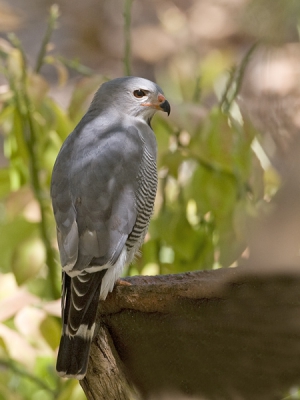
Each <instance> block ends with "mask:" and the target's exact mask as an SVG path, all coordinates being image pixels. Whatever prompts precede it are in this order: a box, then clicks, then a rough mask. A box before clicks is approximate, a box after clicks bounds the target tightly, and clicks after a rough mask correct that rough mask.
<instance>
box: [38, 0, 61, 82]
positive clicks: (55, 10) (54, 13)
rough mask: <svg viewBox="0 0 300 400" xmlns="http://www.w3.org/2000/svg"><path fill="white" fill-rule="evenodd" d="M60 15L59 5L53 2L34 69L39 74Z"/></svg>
mask: <svg viewBox="0 0 300 400" xmlns="http://www.w3.org/2000/svg"><path fill="white" fill-rule="evenodd" d="M58 17H59V7H58V5H57V4H53V5H52V6H51V8H50V15H49V19H48V24H47V29H46V32H45V36H44V38H43V41H42V45H41V48H40V51H39V54H38V57H37V61H36V66H35V69H34V71H35V72H36V73H37V74H38V73H39V72H40V69H41V68H42V66H43V64H44V58H45V55H46V53H47V46H48V43H49V41H50V38H51V36H52V32H53V30H54V29H55V28H56V22H57V19H58Z"/></svg>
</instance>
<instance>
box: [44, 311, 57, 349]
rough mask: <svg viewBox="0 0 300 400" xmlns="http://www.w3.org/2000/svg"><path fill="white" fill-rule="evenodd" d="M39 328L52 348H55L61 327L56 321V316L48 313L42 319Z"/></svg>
mask: <svg viewBox="0 0 300 400" xmlns="http://www.w3.org/2000/svg"><path fill="white" fill-rule="evenodd" d="M40 329H41V333H42V335H43V337H44V339H45V340H46V342H47V343H48V344H49V346H50V347H51V348H52V350H55V349H57V347H58V345H59V341H60V335H61V327H60V324H59V323H58V321H57V318H54V317H52V316H50V315H48V316H47V317H46V318H45V319H44V320H43V321H42V323H41V325H40Z"/></svg>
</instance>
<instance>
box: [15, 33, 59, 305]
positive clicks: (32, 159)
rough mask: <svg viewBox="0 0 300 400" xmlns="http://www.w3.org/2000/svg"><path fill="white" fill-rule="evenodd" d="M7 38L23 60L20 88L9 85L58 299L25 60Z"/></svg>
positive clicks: (54, 264) (50, 272) (51, 281)
mask: <svg viewBox="0 0 300 400" xmlns="http://www.w3.org/2000/svg"><path fill="white" fill-rule="evenodd" d="M9 38H10V40H11V42H12V43H13V44H14V46H15V47H16V48H17V49H18V50H19V51H20V53H21V55H22V59H23V60H22V61H23V66H22V78H21V82H20V84H21V88H19V87H17V86H16V84H15V81H14V77H10V81H9V84H10V87H11V88H12V91H13V92H14V95H15V99H16V106H17V111H18V113H19V114H20V121H21V123H22V131H23V136H24V142H25V144H26V147H27V151H28V154H29V169H30V179H31V182H30V183H31V186H32V189H33V193H34V196H35V198H36V200H37V202H38V205H39V209H40V214H41V221H40V223H39V225H40V232H41V237H42V240H43V243H44V246H45V249H46V263H47V265H48V268H49V281H50V284H51V291H52V296H53V298H58V297H60V289H59V288H58V285H57V283H58V279H57V265H56V262H55V255H56V254H55V251H54V249H53V248H52V244H51V236H50V234H49V232H48V223H47V217H46V215H47V212H48V202H47V201H46V195H45V193H44V190H43V187H42V184H41V182H40V176H39V172H40V169H39V165H38V160H37V157H36V154H35V149H36V147H37V145H38V134H37V132H36V126H35V122H34V120H33V117H32V109H33V106H32V104H31V101H30V99H29V96H28V93H27V68H26V58H25V54H24V51H23V49H22V46H21V43H20V42H19V40H18V39H17V37H16V36H15V35H13V34H11V35H10V36H9ZM8 72H9V71H8ZM20 89H21V90H20Z"/></svg>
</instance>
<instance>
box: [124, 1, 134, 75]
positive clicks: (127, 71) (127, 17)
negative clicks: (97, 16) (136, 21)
mask: <svg viewBox="0 0 300 400" xmlns="http://www.w3.org/2000/svg"><path fill="white" fill-rule="evenodd" d="M132 1H133V0H125V5H124V14H123V16H124V38H125V48H124V75H127V76H129V75H131V67H130V58H131V40H130V24H131V6H132Z"/></svg>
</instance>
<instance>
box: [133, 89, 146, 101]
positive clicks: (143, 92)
mask: <svg viewBox="0 0 300 400" xmlns="http://www.w3.org/2000/svg"><path fill="white" fill-rule="evenodd" d="M133 95H134V97H137V98H138V99H140V98H141V97H144V96H147V91H146V90H143V89H138V90H135V91H134V92H133Z"/></svg>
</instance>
